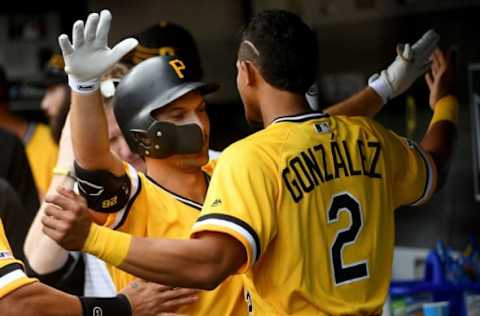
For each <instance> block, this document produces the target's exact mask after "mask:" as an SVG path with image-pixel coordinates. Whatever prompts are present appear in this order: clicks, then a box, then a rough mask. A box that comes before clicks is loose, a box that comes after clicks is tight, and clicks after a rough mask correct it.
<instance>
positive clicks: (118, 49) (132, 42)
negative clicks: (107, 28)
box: [111, 37, 138, 62]
mask: <svg viewBox="0 0 480 316" xmlns="http://www.w3.org/2000/svg"><path fill="white" fill-rule="evenodd" d="M137 45H138V41H137V40H136V39H134V38H131V37H130V38H127V39H125V40H123V41H121V42H120V43H118V44H117V45H115V47H114V48H112V52H111V55H112V59H113V60H114V61H115V62H118V61H119V60H120V59H121V58H122V57H123V56H125V55H126V54H127V53H128V52H129V51H131V50H132V49H134V48H135V47H136V46H137Z"/></svg>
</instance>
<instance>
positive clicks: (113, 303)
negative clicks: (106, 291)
mask: <svg viewBox="0 0 480 316" xmlns="http://www.w3.org/2000/svg"><path fill="white" fill-rule="evenodd" d="M79 299H80V303H81V304H82V310H83V316H132V315H133V314H132V307H131V306H130V302H129V301H128V299H127V297H126V296H125V295H123V294H118V295H117V296H116V297H108V298H100V297H83V296H82V297H79Z"/></svg>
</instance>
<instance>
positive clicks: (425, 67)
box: [419, 61, 432, 74]
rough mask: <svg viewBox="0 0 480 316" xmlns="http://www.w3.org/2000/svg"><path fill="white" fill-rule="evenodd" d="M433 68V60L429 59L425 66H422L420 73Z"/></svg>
mask: <svg viewBox="0 0 480 316" xmlns="http://www.w3.org/2000/svg"><path fill="white" fill-rule="evenodd" d="M431 68H432V61H427V62H426V63H425V64H424V65H423V66H421V67H420V68H419V69H420V74H424V73H426V72H427V71H429V70H430V69H431Z"/></svg>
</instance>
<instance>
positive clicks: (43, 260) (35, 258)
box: [24, 117, 73, 275]
mask: <svg viewBox="0 0 480 316" xmlns="http://www.w3.org/2000/svg"><path fill="white" fill-rule="evenodd" d="M72 171H73V150H72V144H71V138H70V118H69V117H67V120H66V121H65V126H64V128H63V131H62V135H61V138H60V146H59V152H58V159H57V167H56V168H55V170H54V175H53V178H52V181H51V183H50V187H49V189H48V193H47V195H48V194H52V193H53V192H55V190H56V188H57V187H58V186H62V187H64V188H66V189H72V188H73V179H72V178H71V176H70V173H71V172H72ZM45 207H46V203H45V202H43V203H42V204H41V205H40V208H39V210H38V212H37V215H36V217H35V219H34V221H33V223H32V226H30V230H29V231H28V234H27V238H26V240H25V244H24V250H25V256H26V258H27V260H28V263H29V266H30V268H32V269H33V271H35V272H36V273H37V274H39V275H45V274H49V273H52V272H54V271H58V270H60V269H61V268H63V267H64V266H65V264H66V263H67V260H68V256H69V253H68V251H66V250H65V249H63V248H62V247H60V246H59V245H58V244H57V243H56V242H55V241H53V240H52V239H51V238H50V237H48V236H47V235H45V234H44V233H43V232H42V224H41V218H42V216H43V215H44V211H45Z"/></svg>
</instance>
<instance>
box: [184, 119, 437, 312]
mask: <svg viewBox="0 0 480 316" xmlns="http://www.w3.org/2000/svg"><path fill="white" fill-rule="evenodd" d="M435 175H436V171H435V167H434V165H433V163H432V161H431V160H430V157H429V155H428V154H427V153H425V152H423V151H422V150H421V148H420V147H419V146H417V145H416V144H414V143H413V142H410V141H407V140H405V139H402V138H400V137H398V136H397V135H395V134H394V133H393V132H390V131H388V130H386V129H384V128H383V127H382V126H380V125H379V124H377V123H375V122H373V121H372V120H369V119H367V118H362V117H350V118H349V117H343V116H329V115H327V114H321V113H308V114H303V115H298V116H291V117H281V118H278V119H277V120H275V121H274V122H273V123H272V124H271V125H269V126H268V127H266V128H265V129H264V130H262V131H260V132H257V133H255V134H253V135H251V136H249V137H247V138H245V139H243V140H240V141H238V142H236V143H234V144H232V145H231V146H230V147H228V148H227V149H226V150H225V151H224V152H223V154H222V156H221V157H220V159H219V161H218V164H217V167H216V168H215V171H214V173H213V177H212V181H211V183H210V186H209V190H208V193H207V198H206V200H205V203H204V207H203V210H202V212H201V214H200V216H199V218H198V220H197V222H196V223H195V224H194V227H193V230H192V235H193V236H195V233H198V232H201V231H214V232H221V233H226V234H229V235H231V236H232V237H233V238H235V239H237V240H238V241H240V242H241V243H242V244H243V246H244V247H245V250H246V253H247V257H248V260H247V262H246V264H245V265H244V266H242V267H241V269H240V271H239V273H244V281H245V290H246V299H247V300H248V303H249V306H248V307H249V310H250V313H251V315H376V314H380V313H381V310H382V306H383V303H384V300H385V297H386V295H387V291H388V287H389V283H390V278H391V267H392V256H393V247H394V237H395V229H394V213H393V212H394V210H395V209H396V208H397V207H398V206H400V205H417V204H421V203H423V202H425V201H426V200H428V198H429V197H430V196H431V194H432V192H433V190H434V188H435V183H436V178H435Z"/></svg>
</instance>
